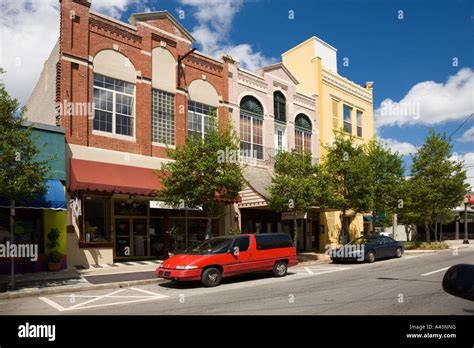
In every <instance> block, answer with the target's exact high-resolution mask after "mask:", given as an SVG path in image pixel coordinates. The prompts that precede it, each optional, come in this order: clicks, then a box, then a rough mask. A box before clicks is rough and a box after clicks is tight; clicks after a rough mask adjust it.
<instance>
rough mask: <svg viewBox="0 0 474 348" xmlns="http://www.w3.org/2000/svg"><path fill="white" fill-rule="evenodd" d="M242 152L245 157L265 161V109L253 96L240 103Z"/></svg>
mask: <svg viewBox="0 0 474 348" xmlns="http://www.w3.org/2000/svg"><path fill="white" fill-rule="evenodd" d="M240 152H241V155H242V156H245V157H250V158H257V159H263V108H262V106H261V105H260V103H259V102H258V100H257V99H255V98H253V97H251V96H245V97H243V98H242V100H241V102H240Z"/></svg>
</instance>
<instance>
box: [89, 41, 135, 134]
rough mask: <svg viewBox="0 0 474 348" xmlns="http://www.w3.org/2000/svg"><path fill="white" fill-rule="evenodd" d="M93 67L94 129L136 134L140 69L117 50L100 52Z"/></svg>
mask: <svg viewBox="0 0 474 348" xmlns="http://www.w3.org/2000/svg"><path fill="white" fill-rule="evenodd" d="M93 71H94V82H93V83H94V87H93V88H94V90H93V93H94V121H93V129H94V131H100V132H105V133H111V134H116V135H119V136H123V135H124V136H132V137H133V136H134V128H135V117H134V114H135V112H134V109H135V107H134V99H135V83H136V77H137V73H136V71H135V68H134V67H133V65H132V63H131V62H130V60H129V59H128V58H127V57H126V56H124V55H123V54H121V53H119V52H116V51H114V50H103V51H100V52H99V53H97V55H96V56H95V57H94V61H93Z"/></svg>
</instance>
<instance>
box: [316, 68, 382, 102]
mask: <svg viewBox="0 0 474 348" xmlns="http://www.w3.org/2000/svg"><path fill="white" fill-rule="evenodd" d="M322 80H323V82H325V83H326V84H329V85H331V86H333V87H335V88H337V89H339V90H340V91H342V92H345V93H349V94H352V95H353V96H355V97H358V98H359V99H362V100H364V101H365V102H367V103H370V104H372V103H373V101H372V95H371V93H370V92H367V91H365V90H364V88H363V87H360V86H358V85H357V84H355V83H354V82H352V81H349V80H348V79H346V78H344V77H342V76H339V75H335V74H333V73H331V72H329V71H327V70H323V73H322Z"/></svg>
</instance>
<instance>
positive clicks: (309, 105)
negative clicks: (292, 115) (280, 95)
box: [293, 94, 316, 111]
mask: <svg viewBox="0 0 474 348" xmlns="http://www.w3.org/2000/svg"><path fill="white" fill-rule="evenodd" d="M293 104H295V105H298V106H301V107H303V108H306V109H309V110H312V111H314V110H316V99H311V98H307V97H303V96H301V95H298V94H294V95H293Z"/></svg>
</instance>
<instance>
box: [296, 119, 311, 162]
mask: <svg viewBox="0 0 474 348" xmlns="http://www.w3.org/2000/svg"><path fill="white" fill-rule="evenodd" d="M311 130H312V125H311V121H310V120H309V118H308V117H307V116H306V115H303V114H299V115H298V116H296V118H295V150H296V151H297V152H304V153H311Z"/></svg>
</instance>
